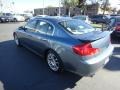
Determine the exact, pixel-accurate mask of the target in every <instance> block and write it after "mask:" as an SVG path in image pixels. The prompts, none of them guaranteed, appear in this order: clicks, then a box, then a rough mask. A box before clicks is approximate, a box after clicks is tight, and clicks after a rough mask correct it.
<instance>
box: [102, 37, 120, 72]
mask: <svg viewBox="0 0 120 90" xmlns="http://www.w3.org/2000/svg"><path fill="white" fill-rule="evenodd" d="M112 44H118V45H119V44H120V40H119V39H118V38H115V39H112ZM104 68H105V69H107V70H110V71H118V70H120V47H116V46H115V47H114V51H113V54H112V56H111V58H110V61H109V62H108V64H107V65H106V66H105V67H104Z"/></svg>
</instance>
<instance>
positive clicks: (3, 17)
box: [0, 13, 12, 23]
mask: <svg viewBox="0 0 120 90" xmlns="http://www.w3.org/2000/svg"><path fill="white" fill-rule="evenodd" d="M11 20H12V18H11V17H10V13H2V14H1V16H0V22H1V23H3V22H9V21H11Z"/></svg>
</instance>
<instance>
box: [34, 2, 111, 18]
mask: <svg viewBox="0 0 120 90" xmlns="http://www.w3.org/2000/svg"><path fill="white" fill-rule="evenodd" d="M102 12H103V11H101V10H100V6H99V4H94V5H88V6H87V7H86V10H85V13H84V14H86V15H95V14H102ZM34 14H35V15H42V14H43V9H42V8H38V9H34ZM58 14H59V7H49V8H45V15H50V16H56V15H58ZM65 14H66V9H65V8H64V7H61V15H65ZM80 14H83V12H82V11H81V9H80V8H78V7H75V8H70V15H71V16H74V15H80ZM106 14H109V12H106Z"/></svg>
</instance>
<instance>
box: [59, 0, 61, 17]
mask: <svg viewBox="0 0 120 90" xmlns="http://www.w3.org/2000/svg"><path fill="white" fill-rule="evenodd" d="M60 5H61V0H59V16H60V15H61V7H60Z"/></svg>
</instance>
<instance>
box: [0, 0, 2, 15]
mask: <svg viewBox="0 0 120 90" xmlns="http://www.w3.org/2000/svg"><path fill="white" fill-rule="evenodd" d="M2 8H3V4H2V0H0V9H1V13H2Z"/></svg>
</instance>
